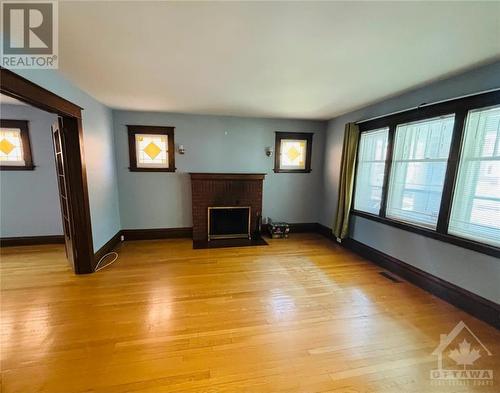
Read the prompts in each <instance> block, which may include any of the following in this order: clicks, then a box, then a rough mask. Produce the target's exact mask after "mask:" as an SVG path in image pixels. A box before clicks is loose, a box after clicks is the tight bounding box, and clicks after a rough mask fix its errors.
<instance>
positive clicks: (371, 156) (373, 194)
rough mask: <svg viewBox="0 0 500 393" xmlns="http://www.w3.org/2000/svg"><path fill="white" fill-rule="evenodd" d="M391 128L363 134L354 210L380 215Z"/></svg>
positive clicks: (360, 145)
mask: <svg viewBox="0 0 500 393" xmlns="http://www.w3.org/2000/svg"><path fill="white" fill-rule="evenodd" d="M388 135H389V128H382V129H378V130H374V131H366V132H363V133H361V136H360V139H359V149H358V163H357V168H356V185H355V194H356V195H355V197H354V209H356V210H360V211H364V212H368V213H373V214H379V211H380V202H381V200H382V186H383V183H384V172H385V159H386V154H387V138H388Z"/></svg>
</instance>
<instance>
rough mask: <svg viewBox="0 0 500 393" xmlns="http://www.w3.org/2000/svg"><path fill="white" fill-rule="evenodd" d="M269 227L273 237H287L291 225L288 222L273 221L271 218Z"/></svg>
mask: <svg viewBox="0 0 500 393" xmlns="http://www.w3.org/2000/svg"><path fill="white" fill-rule="evenodd" d="M267 228H268V231H269V235H270V236H271V238H272V239H286V238H288V233H289V232H290V226H289V225H288V224H287V223H286V222H273V220H271V219H270V218H269V219H268V224H267Z"/></svg>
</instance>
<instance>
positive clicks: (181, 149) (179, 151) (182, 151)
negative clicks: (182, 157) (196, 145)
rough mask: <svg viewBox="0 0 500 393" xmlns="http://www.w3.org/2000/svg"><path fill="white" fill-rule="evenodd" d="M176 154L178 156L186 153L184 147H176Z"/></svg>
mask: <svg viewBox="0 0 500 393" xmlns="http://www.w3.org/2000/svg"><path fill="white" fill-rule="evenodd" d="M177 152H178V153H179V154H184V153H185V152H186V149H184V145H177Z"/></svg>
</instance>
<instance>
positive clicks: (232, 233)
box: [208, 206, 251, 241]
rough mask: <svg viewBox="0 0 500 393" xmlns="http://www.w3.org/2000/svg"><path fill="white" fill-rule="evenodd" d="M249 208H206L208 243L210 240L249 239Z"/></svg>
mask: <svg viewBox="0 0 500 393" xmlns="http://www.w3.org/2000/svg"><path fill="white" fill-rule="evenodd" d="M250 211H251V207H249V206H244V207H241V206H224V207H219V206H214V207H209V208H208V241H210V240H211V239H237V238H246V239H251V234H250V217H251V216H250Z"/></svg>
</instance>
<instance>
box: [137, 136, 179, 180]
mask: <svg viewBox="0 0 500 393" xmlns="http://www.w3.org/2000/svg"><path fill="white" fill-rule="evenodd" d="M127 129H128V141H129V152H130V170H131V171H136V172H175V144H174V127H157V126H127Z"/></svg>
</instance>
